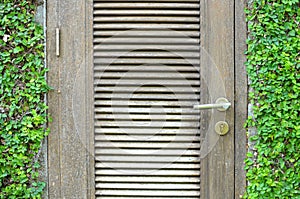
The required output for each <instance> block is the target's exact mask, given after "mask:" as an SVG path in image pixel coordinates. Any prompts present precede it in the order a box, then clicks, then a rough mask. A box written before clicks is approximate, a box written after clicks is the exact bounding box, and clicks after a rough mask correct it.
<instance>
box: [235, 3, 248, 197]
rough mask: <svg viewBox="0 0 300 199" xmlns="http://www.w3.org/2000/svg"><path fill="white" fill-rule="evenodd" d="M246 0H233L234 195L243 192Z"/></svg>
mask: <svg viewBox="0 0 300 199" xmlns="http://www.w3.org/2000/svg"><path fill="white" fill-rule="evenodd" d="M246 2H247V1H246V0H235V197H234V198H240V196H241V195H243V194H244V192H245V187H246V172H245V169H244V167H245V164H244V160H245V158H246V143H247V142H246V140H247V138H246V130H245V128H244V123H245V121H246V119H247V104H248V103H247V96H248V93H247V92H248V90H247V74H246V67H245V64H244V63H245V62H246V56H245V54H244V52H245V50H246V49H247V46H246V39H247V26H246V17H245V13H244V8H245V6H246Z"/></svg>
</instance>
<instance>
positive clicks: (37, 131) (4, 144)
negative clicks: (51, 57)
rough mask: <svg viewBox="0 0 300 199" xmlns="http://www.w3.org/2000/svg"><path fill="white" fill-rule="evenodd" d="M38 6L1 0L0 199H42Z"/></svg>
mask: <svg viewBox="0 0 300 199" xmlns="http://www.w3.org/2000/svg"><path fill="white" fill-rule="evenodd" d="M34 2H35V1H29V0H0V198H1V199H13V198H22V199H23V198H40V197H41V194H42V192H43V188H44V187H45V182H39V180H38V175H39V173H38V169H39V167H40V165H39V161H38V155H39V153H40V150H41V143H42V140H43V139H44V138H45V136H46V135H47V134H48V130H47V129H46V128H45V124H46V123H47V120H48V117H47V106H46V104H45V102H44V96H45V94H46V93H47V92H48V90H49V87H48V85H47V83H46V79H45V73H46V71H47V70H46V69H45V68H44V32H43V27H42V26H41V25H39V24H37V23H36V22H35V21H34V15H35V12H36V6H37V5H36V4H35V3H34Z"/></svg>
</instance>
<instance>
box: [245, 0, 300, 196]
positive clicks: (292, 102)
mask: <svg viewBox="0 0 300 199" xmlns="http://www.w3.org/2000/svg"><path fill="white" fill-rule="evenodd" d="M246 14H247V21H248V30H249V39H248V40H247V44H248V49H247V52H246V55H247V63H246V64H247V72H248V76H249V80H250V82H251V83H250V84H251V85H250V86H251V88H252V89H253V90H254V91H253V92H251V93H249V99H250V102H251V104H253V105H254V106H253V114H254V115H253V117H249V119H248V123H247V124H248V127H249V128H253V127H255V129H256V132H257V134H256V135H254V136H251V137H250V140H251V142H255V146H254V150H252V151H250V152H249V153H248V154H247V156H248V158H247V159H246V170H247V180H248V186H247V191H246V194H245V196H244V198H251V199H252V198H253V199H254V198H259V199H261V198H280V199H291V198H293V199H296V198H300V56H299V52H300V29H299V25H300V24H299V23H300V2H299V0H251V1H249V4H248V8H247V9H246Z"/></svg>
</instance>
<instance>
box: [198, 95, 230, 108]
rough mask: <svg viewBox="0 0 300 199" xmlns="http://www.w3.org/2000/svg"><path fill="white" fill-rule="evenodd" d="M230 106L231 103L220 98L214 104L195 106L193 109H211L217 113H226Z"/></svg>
mask: <svg viewBox="0 0 300 199" xmlns="http://www.w3.org/2000/svg"><path fill="white" fill-rule="evenodd" d="M230 106H231V103H230V102H229V101H228V100H227V99H226V98H224V97H220V98H218V99H217V100H216V103H215V104H196V105H194V109H199V110H202V109H212V108H216V109H218V111H226V110H227V109H228V108H229V107H230Z"/></svg>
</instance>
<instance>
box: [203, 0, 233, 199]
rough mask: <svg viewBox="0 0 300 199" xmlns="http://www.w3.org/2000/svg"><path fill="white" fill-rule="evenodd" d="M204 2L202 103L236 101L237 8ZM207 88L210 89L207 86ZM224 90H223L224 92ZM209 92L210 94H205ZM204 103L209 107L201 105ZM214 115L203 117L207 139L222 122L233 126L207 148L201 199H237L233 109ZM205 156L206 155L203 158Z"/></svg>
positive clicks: (214, 1)
mask: <svg viewBox="0 0 300 199" xmlns="http://www.w3.org/2000/svg"><path fill="white" fill-rule="evenodd" d="M200 2H201V6H200V9H201V12H200V13H201V15H202V16H201V18H202V20H201V28H200V30H201V47H202V49H201V74H202V76H201V78H202V89H203V91H202V92H201V95H202V96H201V100H203V99H210V100H212V101H208V102H213V101H214V100H216V98H218V97H224V96H226V97H227V98H228V99H229V101H232V102H233V101H234V5H233V2H232V1H230V0H223V1H219V0H203V1H200ZM205 85H207V87H206V86H205ZM222 87H223V88H224V90H223V88H222ZM206 89H208V90H209V93H205V91H206ZM201 103H207V101H202V102H201ZM225 114H226V117H225V115H222V113H216V112H215V113H213V115H212V117H211V119H209V117H207V115H205V112H203V114H202V118H203V123H201V127H202V128H201V129H202V131H203V132H206V136H209V135H210V134H213V133H215V132H214V130H213V129H212V131H211V132H207V130H208V129H209V126H208V124H210V125H212V126H214V125H215V123H216V122H217V121H219V120H224V118H225V120H226V121H227V122H228V123H229V125H230V129H231V130H230V132H229V133H228V134H227V135H225V136H222V137H219V140H218V141H217V142H216V143H214V142H212V143H210V144H209V146H207V147H208V149H207V150H208V151H206V152H209V151H210V153H209V154H207V156H205V158H204V159H203V160H202V164H201V198H204V199H218V198H220V196H221V197H222V198H224V199H232V198H234V130H233V129H234V109H233V108H231V109H229V110H227V111H226V113H225ZM201 155H206V154H201Z"/></svg>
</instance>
